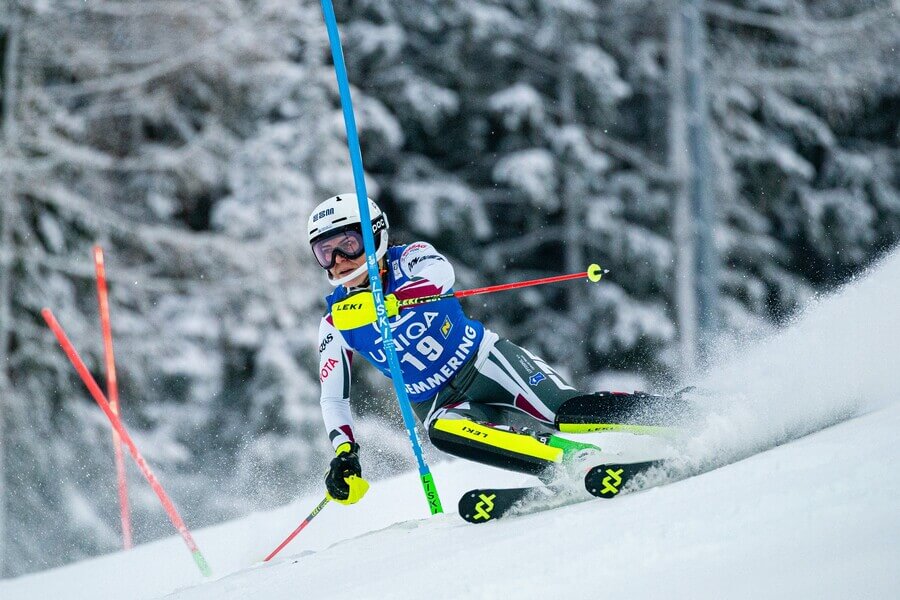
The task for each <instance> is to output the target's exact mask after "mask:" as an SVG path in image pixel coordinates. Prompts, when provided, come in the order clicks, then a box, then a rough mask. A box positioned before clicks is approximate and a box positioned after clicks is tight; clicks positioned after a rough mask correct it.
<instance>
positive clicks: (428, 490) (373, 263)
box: [321, 0, 444, 515]
mask: <svg viewBox="0 0 900 600" xmlns="http://www.w3.org/2000/svg"><path fill="white" fill-rule="evenodd" d="M321 1H322V12H323V13H324V14H325V27H326V28H327V29H328V41H329V42H330V43H331V56H332V59H333V60H334V73H335V76H336V77H337V84H338V91H339V92H340V96H341V108H342V109H343V111H344V125H345V126H346V128H347V146H348V147H349V150H350V164H351V165H352V167H353V181H354V184H355V186H356V200H357V202H358V203H359V218H360V222H361V223H364V224H367V223H371V222H372V217H371V215H370V214H369V203H368V202H367V201H366V199H367V198H368V194H367V193H366V181H365V176H364V172H363V165H362V151H361V150H360V147H359V136H358V135H357V131H356V119H355V117H354V116H353V102H352V100H351V99H350V83H349V79H348V77H347V67H346V65H345V64H344V52H343V50H342V49H341V37H340V33H339V32H338V26H337V19H336V18H335V16H334V6H333V5H332V3H331V0H321ZM362 234H363V244H364V246H365V249H366V265H367V268H368V271H369V282H370V284H371V286H372V288H371V289H372V296H373V297H374V299H375V314H376V315H377V321H378V329H379V330H380V331H381V340H382V344H383V345H384V353H385V355H386V356H387V360H388V365H389V366H390V369H391V380H392V381H393V383H394V389H395V390H396V391H397V402H398V403H399V404H400V412H401V414H402V415H403V424H404V425H406V432H407V433H408V434H409V441H410V444H412V449H413V454H415V455H416V462H417V463H418V465H419V477H420V478H421V480H422V489H423V491H424V492H425V499H426V500H427V501H428V508H429V509H430V510H431V514H433V515H434V514H438V513H442V512H444V509H443V507H442V506H441V498H440V496H438V492H437V488H436V487H435V485H434V477H433V476H432V475H431V471H430V470H429V468H428V465H427V464H426V463H425V458H424V457H423V456H422V446H421V445H420V444H419V437H418V435H416V422H415V418H414V417H413V413H412V408H410V406H409V397H408V396H407V395H406V385H405V383H404V382H403V373H402V372H401V371H400V359H399V358H398V357H397V350H396V348H395V347H394V337H393V334H392V333H391V325H390V323H389V321H388V317H387V309H386V308H385V306H384V292H383V290H382V288H381V274H380V273H379V271H378V261H377V259H376V258H375V236H374V235H373V234H372V228H371V227H366V226H365V225H363V227H362Z"/></svg>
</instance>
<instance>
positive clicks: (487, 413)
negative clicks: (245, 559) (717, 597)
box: [308, 194, 663, 504]
mask: <svg viewBox="0 0 900 600" xmlns="http://www.w3.org/2000/svg"><path fill="white" fill-rule="evenodd" d="M368 202H369V212H370V216H371V223H369V224H368V226H370V227H371V228H372V233H373V235H374V237H375V244H376V245H377V251H376V258H377V260H378V261H379V266H380V270H381V277H382V285H383V288H384V294H385V299H386V301H388V303H390V302H391V301H392V300H394V299H396V300H404V299H408V298H416V297H422V296H432V295H436V294H442V293H445V292H448V291H451V288H452V287H453V283H454V279H455V276H454V273H453V267H452V266H451V264H450V263H449V262H448V261H447V259H446V258H445V257H444V256H442V255H441V254H440V253H439V252H438V251H437V250H435V249H434V247H433V246H432V245H431V244H429V243H427V242H415V243H412V244H407V245H395V246H389V245H388V220H387V216H386V215H385V214H384V213H383V212H382V211H381V209H380V208H379V207H378V206H377V205H376V204H375V202H373V201H372V200H371V199H369V200H368ZM308 233H309V243H310V246H311V248H312V251H313V254H314V255H315V257H316V260H317V261H318V263H319V266H321V267H322V268H323V269H325V271H326V273H327V276H328V281H329V283H331V284H332V285H333V286H335V290H334V291H333V292H332V293H331V294H330V295H329V296H327V297H326V299H325V300H326V302H327V305H328V310H327V311H326V312H325V316H323V317H322V322H321V324H320V326H319V379H320V382H321V385H322V393H321V406H322V417H323V420H324V421H325V428H326V430H327V431H328V436H329V438H330V439H331V443H332V445H333V446H334V449H335V454H336V456H335V458H334V459H333V460H332V461H331V465H330V468H329V470H328V473H327V474H326V476H325V486H326V488H327V492H328V494H327V495H328V497H329V499H331V500H334V501H336V502H339V503H342V504H353V503H355V502H358V501H359V500H360V499H361V498H362V497H363V495H365V493H366V491H367V490H368V487H369V485H368V483H367V482H366V480H365V479H363V477H362V468H361V466H360V462H359V454H358V453H359V445H358V443H357V441H356V436H355V435H354V432H353V419H352V417H351V414H350V365H351V360H352V353H353V352H356V353H358V354H361V355H362V356H363V357H365V358H366V360H368V361H369V362H370V363H372V364H373V365H374V366H375V367H376V368H377V369H379V370H380V371H381V372H382V373H384V375H385V376H387V377H390V376H391V374H390V370H389V366H388V363H387V358H386V356H385V353H384V350H383V348H382V340H381V334H380V331H379V329H378V327H377V325H376V324H375V323H374V322H371V323H367V324H365V325H362V326H359V327H354V328H352V329H343V330H340V329H338V328H337V327H336V326H335V320H334V317H333V315H332V309H333V307H334V306H335V305H336V304H338V307H340V306H341V304H340V303H341V301H344V300H346V299H347V298H348V297H351V296H353V295H355V294H366V293H368V288H369V278H368V272H367V268H366V263H365V261H366V256H365V251H364V248H363V237H362V229H361V223H360V216H359V208H358V205H357V200H356V195H355V194H341V195H339V196H334V197H332V198H329V199H328V200H326V201H324V202H322V203H321V204H319V205H318V206H317V207H316V208H315V209H314V210H313V212H312V215H310V217H309V223H308ZM392 296H393V298H392ZM389 314H390V313H389ZM390 323H391V330H392V334H393V338H394V342H395V347H396V350H397V354H398V358H399V360H400V366H401V372H402V374H403V380H404V382H405V384H406V392H407V394H408V396H409V400H410V402H411V404H412V409H413V411H414V413H415V414H416V416H417V417H418V418H419V419H420V420H421V422H422V424H423V425H424V426H425V429H426V430H427V431H428V437H429V438H430V439H431V442H432V443H433V444H434V445H435V447H437V448H438V449H440V450H442V451H444V452H447V453H448V454H452V455H455V456H459V457H462V458H467V459H470V460H474V461H477V462H481V463H485V464H488V465H492V466H495V467H501V468H505V469H511V470H515V471H520V472H524V473H530V474H533V475H537V476H538V477H540V478H541V479H544V480H550V479H553V478H555V477H556V476H558V474H559V473H560V472H561V469H560V467H561V466H563V465H565V464H567V463H569V462H570V461H571V460H572V459H573V458H574V457H576V456H578V455H579V454H581V455H583V454H584V453H585V452H590V451H591V450H594V451H596V450H597V448H596V447H595V446H592V445H590V444H583V443H579V442H574V441H571V440H567V439H565V438H562V437H559V436H556V435H553V434H552V433H551V431H562V432H569V433H578V432H592V431H609V430H619V431H623V430H625V431H631V432H636V433H650V432H652V431H653V430H656V429H659V428H660V427H661V426H662V424H661V423H660V422H659V420H660V419H659V414H658V412H659V411H658V410H657V409H658V408H659V404H660V400H663V398H661V397H660V396H651V395H648V394H644V393H640V392H635V393H634V394H623V393H610V392H598V393H594V394H584V393H582V392H580V391H578V390H576V389H575V388H573V387H572V386H570V385H569V384H568V383H566V382H565V381H564V380H563V378H562V377H561V376H560V375H559V374H558V373H557V372H556V371H554V370H553V369H552V368H550V366H549V365H548V364H547V363H546V362H544V361H543V360H541V359H540V358H538V357H537V356H535V355H534V354H532V353H531V352H529V351H528V350H526V349H524V348H520V347H519V346H517V345H515V344H513V343H512V342H510V341H508V340H504V339H500V338H499V337H498V336H497V334H495V333H493V332H492V331H490V330H488V329H486V328H485V327H484V325H482V324H481V323H480V322H478V321H476V320H473V319H470V318H468V317H467V316H466V315H465V314H464V313H463V311H462V307H461V306H460V303H459V300H457V299H455V298H448V299H444V300H440V301H436V302H429V303H427V304H420V305H417V306H413V307H411V308H405V309H404V310H402V311H401V312H400V313H399V314H397V315H395V316H393V318H391V319H390ZM523 415H524V419H525V420H526V421H527V423H526V425H525V426H522V425H517V423H518V422H519V421H520V420H522V418H523Z"/></svg>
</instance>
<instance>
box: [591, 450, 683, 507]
mask: <svg viewBox="0 0 900 600" xmlns="http://www.w3.org/2000/svg"><path fill="white" fill-rule="evenodd" d="M665 462H666V461H665V459H657V460H645V461H641V462H633V463H604V464H602V465H597V466H596V467H592V468H591V469H590V470H589V471H588V472H587V474H586V475H585V476H584V487H585V489H587V491H588V492H590V494H591V495H592V496H596V497H597V498H615V497H616V496H618V495H619V494H620V493H621V492H622V491H629V492H634V491H637V490H639V489H644V488H646V487H650V486H651V485H657V484H659V483H662V482H663V481H664V479H660V481H650V478H649V475H650V472H651V471H652V470H653V469H656V468H662V467H663V465H664V463H665ZM629 484H630V485H629Z"/></svg>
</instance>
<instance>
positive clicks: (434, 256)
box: [406, 254, 444, 269]
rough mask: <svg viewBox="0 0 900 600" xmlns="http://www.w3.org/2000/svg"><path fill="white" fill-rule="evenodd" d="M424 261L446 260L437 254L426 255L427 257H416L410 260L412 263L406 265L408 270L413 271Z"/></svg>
mask: <svg viewBox="0 0 900 600" xmlns="http://www.w3.org/2000/svg"><path fill="white" fill-rule="evenodd" d="M423 260H444V259H443V257H441V256H438V255H437V254H426V255H425V256H416V257H414V258H412V259H410V261H409V262H408V263H406V268H407V269H412V268H413V267H414V266H416V265H417V264H419V263H420V262H422V261H423Z"/></svg>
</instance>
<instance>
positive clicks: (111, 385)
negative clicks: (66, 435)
mask: <svg viewBox="0 0 900 600" xmlns="http://www.w3.org/2000/svg"><path fill="white" fill-rule="evenodd" d="M94 267H95V269H96V271H97V303H98V305H99V306H100V328H101V330H102V331H103V353H104V356H105V357H106V393H107V395H108V396H109V408H110V409H111V410H112V411H113V413H114V414H115V415H116V416H118V415H119V384H118V381H117V380H116V359H115V355H114V354H113V345H112V327H111V326H110V321H109V291H108V289H107V286H106V265H105V263H104V261H103V248H101V247H100V246H99V245H96V246H94ZM112 435H113V448H114V450H115V456H116V478H117V479H118V483H119V513H120V515H121V519H122V545H123V546H124V547H125V549H126V550H131V546H132V539H131V510H130V509H129V507H128V482H127V480H126V478H125V457H124V456H123V455H122V440H121V439H120V438H119V434H118V432H116V431H115V429H114V430H113V432H112Z"/></svg>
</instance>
